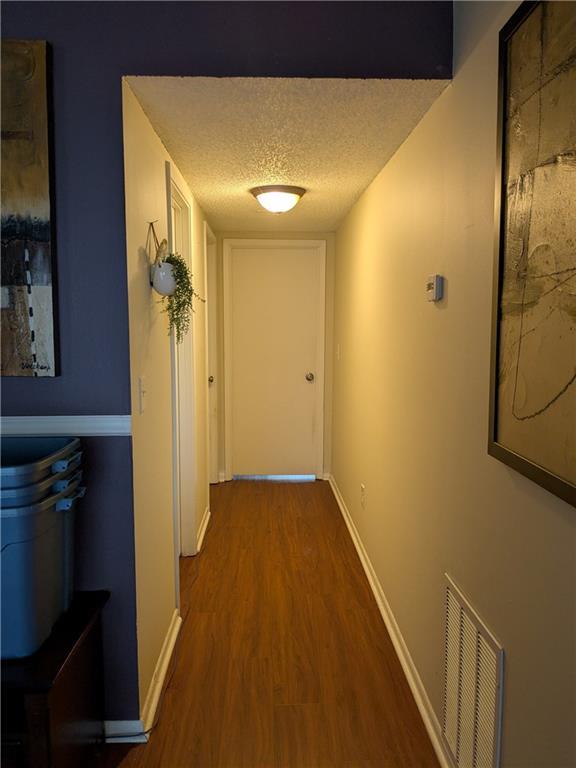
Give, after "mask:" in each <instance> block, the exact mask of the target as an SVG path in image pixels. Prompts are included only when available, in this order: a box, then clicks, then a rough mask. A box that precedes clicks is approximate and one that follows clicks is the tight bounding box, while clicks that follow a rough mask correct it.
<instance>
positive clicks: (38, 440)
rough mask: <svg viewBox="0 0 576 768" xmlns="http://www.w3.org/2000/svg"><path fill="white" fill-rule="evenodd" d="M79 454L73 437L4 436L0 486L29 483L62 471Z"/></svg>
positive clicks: (18, 485)
mask: <svg viewBox="0 0 576 768" xmlns="http://www.w3.org/2000/svg"><path fill="white" fill-rule="evenodd" d="M80 456H81V452H80V440H79V439H78V438H77V437H4V438H2V445H1V446H0V464H1V467H0V485H1V487H2V489H7V488H23V487H25V486H30V485H32V484H33V483H38V482H40V481H41V480H44V479H45V478H46V477H48V476H49V475H51V474H56V473H58V472H63V471H64V470H66V469H67V468H68V466H69V465H70V463H71V462H72V461H75V460H76V459H78V458H79V457H80Z"/></svg>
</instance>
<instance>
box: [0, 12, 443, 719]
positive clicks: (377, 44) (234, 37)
mask: <svg viewBox="0 0 576 768" xmlns="http://www.w3.org/2000/svg"><path fill="white" fill-rule="evenodd" d="M0 11H1V14H2V36H3V37H7V38H10V37H12V38H21V39H26V38H31V39H43V40H48V42H49V43H50V44H51V46H52V59H53V78H52V79H53V102H54V150H55V174H54V176H55V178H54V181H55V192H56V199H55V213H56V251H55V252H56V263H57V273H58V306H59V315H60V320H59V336H60V350H61V352H60V361H61V375H60V376H59V377H58V378H54V379H48V378H40V379H32V378H30V379H29V378H21V379H15V378H4V379H3V380H2V385H3V386H2V410H3V413H4V415H23V416H36V415H65V414H128V413H130V382H129V350H128V303H127V287H126V253H125V230H124V188H123V159H122V115H121V77H122V76H123V75H213V76H231V75H236V76H239V75H244V76H269V77H297V76H300V77H367V78H371V77H372V78H374V77H385V78H406V77H407V78H449V77H450V76H451V61H452V3H451V2H3V3H2V5H1V7H0ZM83 442H84V444H85V447H86V461H85V464H86V467H87V470H86V485H87V486H88V494H87V496H86V498H85V500H84V501H83V502H82V504H81V505H80V506H79V510H78V537H77V538H78V553H77V555H78V556H77V571H78V580H79V585H80V586H81V587H84V588H96V587H104V588H108V589H111V590H112V600H111V602H110V604H109V606H108V607H107V608H106V614H105V617H104V618H105V620H104V634H105V645H106V686H107V715H106V716H107V718H108V719H136V718H137V717H138V685H137V656H136V623H135V622H136V604H135V577H134V530H133V510H132V459H131V441H130V439H129V438H86V439H84V441H83Z"/></svg>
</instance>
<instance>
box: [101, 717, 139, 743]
mask: <svg viewBox="0 0 576 768" xmlns="http://www.w3.org/2000/svg"><path fill="white" fill-rule="evenodd" d="M144 730H145V729H144V723H143V722H142V720H105V721H104V738H105V740H106V742H107V743H108V744H145V743H146V742H147V741H148V735H147V734H146V733H144Z"/></svg>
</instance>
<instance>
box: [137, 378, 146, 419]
mask: <svg viewBox="0 0 576 768" xmlns="http://www.w3.org/2000/svg"><path fill="white" fill-rule="evenodd" d="M145 405H146V377H145V376H138V413H140V414H142V413H144V408H145Z"/></svg>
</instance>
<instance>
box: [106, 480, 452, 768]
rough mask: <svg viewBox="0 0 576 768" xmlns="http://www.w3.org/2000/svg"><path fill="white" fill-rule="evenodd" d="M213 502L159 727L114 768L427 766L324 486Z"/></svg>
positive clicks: (249, 485) (265, 488)
mask: <svg viewBox="0 0 576 768" xmlns="http://www.w3.org/2000/svg"><path fill="white" fill-rule="evenodd" d="M211 493H212V497H211V500H212V520H211V524H210V528H209V530H208V533H207V536H206V540H205V544H204V548H203V550H202V553H201V554H200V555H199V556H198V557H196V558H187V559H183V560H181V596H182V606H181V610H182V616H183V619H184V624H183V627H182V630H181V634H180V639H179V643H178V646H177V649H176V652H175V657H174V662H173V664H174V666H173V668H172V670H171V671H170V673H169V681H168V683H167V687H166V690H165V694H164V698H163V701H162V704H161V708H160V710H159V721H158V723H157V726H156V728H155V730H154V732H153V734H152V736H151V739H150V742H149V743H148V744H146V745H142V746H137V747H134V748H133V749H131V750H130V752H129V753H128V754H127V756H126V757H125V758H124V760H122V762H121V763H120V765H121V768H185V767H186V768H192V767H193V766H197V767H198V768H213V767H214V768H216V766H218V767H219V768H267V767H268V766H270V767H272V766H274V767H275V768H284V767H288V766H290V767H293V768H323V767H324V766H326V767H328V766H329V767H330V768H332V767H334V768H336V767H338V768H340V767H342V768H344V766H346V768H416V767H417V768H428V767H429V768H432V767H434V768H435V767H436V766H437V765H438V763H437V760H436V757H435V755H434V751H433V749H432V746H431V744H430V741H429V739H428V736H427V734H426V731H425V728H424V725H423V723H422V721H421V718H420V715H419V713H418V710H417V708H416V705H415V703H414V701H413V698H412V695H411V692H410V690H409V688H408V684H407V682H406V680H405V678H404V674H403V672H402V669H401V667H400V664H399V662H398V660H397V657H396V654H395V652H394V649H393V646H392V643H391V642H390V639H389V638H388V635H387V632H386V629H385V627H384V624H383V622H382V619H381V617H380V614H379V611H378V608H377V606H376V603H375V601H374V598H373V596H372V593H371V591H370V588H369V585H368V582H367V580H366V577H365V575H364V572H363V570H362V567H361V564H360V561H359V559H358V557H357V554H356V551H355V549H354V545H353V543H352V541H351V539H350V537H349V534H348V531H347V529H346V526H345V524H344V521H343V520H342V518H341V515H340V512H339V510H338V507H337V504H336V501H335V500H334V498H333V495H332V491H331V489H330V486H329V485H328V483H326V482H313V483H303V484H294V483H263V482H228V483H225V484H222V485H220V486H215V487H213V488H212V489H211ZM122 749H124V748H122Z"/></svg>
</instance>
